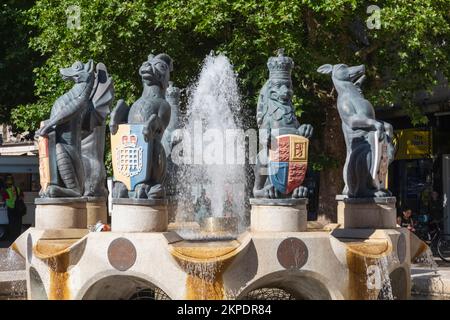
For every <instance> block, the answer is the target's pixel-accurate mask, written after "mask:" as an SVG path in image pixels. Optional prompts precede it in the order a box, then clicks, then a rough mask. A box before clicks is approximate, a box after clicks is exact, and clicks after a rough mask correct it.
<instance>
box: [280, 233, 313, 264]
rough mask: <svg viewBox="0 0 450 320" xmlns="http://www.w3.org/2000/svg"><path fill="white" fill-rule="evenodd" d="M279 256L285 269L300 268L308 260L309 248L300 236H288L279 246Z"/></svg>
mask: <svg viewBox="0 0 450 320" xmlns="http://www.w3.org/2000/svg"><path fill="white" fill-rule="evenodd" d="M277 258H278V262H279V263H280V264H281V265H282V266H283V267H284V268H285V269H300V268H301V267H303V266H304V265H305V264H306V262H307V261H308V248H307V247H306V245H305V243H304V242H303V241H302V240H300V239H298V238H287V239H285V240H283V241H282V242H281V243H280V245H279V246H278V250H277Z"/></svg>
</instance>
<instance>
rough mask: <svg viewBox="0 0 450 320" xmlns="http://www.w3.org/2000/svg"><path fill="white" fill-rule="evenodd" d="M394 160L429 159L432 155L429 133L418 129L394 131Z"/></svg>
mask: <svg viewBox="0 0 450 320" xmlns="http://www.w3.org/2000/svg"><path fill="white" fill-rule="evenodd" d="M394 143H395V144H396V145H397V152H396V154H395V160H404V159H421V158H430V157H431V154H432V143H431V131H430V130H418V129H405V130H396V131H395V139H394Z"/></svg>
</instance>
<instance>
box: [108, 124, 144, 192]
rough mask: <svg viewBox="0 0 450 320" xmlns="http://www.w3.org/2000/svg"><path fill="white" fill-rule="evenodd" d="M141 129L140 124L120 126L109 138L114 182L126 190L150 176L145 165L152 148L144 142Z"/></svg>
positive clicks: (132, 188)
mask: <svg viewBox="0 0 450 320" xmlns="http://www.w3.org/2000/svg"><path fill="white" fill-rule="evenodd" d="M143 128H144V125H141V124H121V125H119V128H118V130H117V132H116V134H114V135H112V136H111V146H112V149H111V154H112V165H113V172H114V181H120V182H122V183H123V184H124V185H125V186H126V187H127V188H128V190H134V188H135V187H136V185H137V184H139V183H141V182H143V181H146V180H147V179H148V177H149V176H150V172H149V171H150V170H148V165H147V163H148V160H149V158H151V155H150V154H149V152H150V151H151V150H152V148H150V147H149V143H148V142H145V140H144V136H143V134H142V130H143Z"/></svg>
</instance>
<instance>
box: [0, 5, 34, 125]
mask: <svg viewBox="0 0 450 320" xmlns="http://www.w3.org/2000/svg"><path fill="white" fill-rule="evenodd" d="M32 5H33V1H27V0H7V1H3V3H2V4H1V5H0V39H2V41H1V43H0V123H4V122H5V123H8V122H9V120H10V111H11V109H12V108H14V107H15V106H17V105H19V104H24V103H29V102H32V101H33V100H34V93H33V91H34V86H33V80H34V77H33V67H34V66H36V65H37V63H38V62H39V58H38V55H37V53H35V52H33V51H32V50H31V49H30V48H29V47H28V41H29V37H30V35H31V33H32V30H31V29H30V28H29V27H28V26H27V25H26V24H25V17H24V12H25V10H27V9H29V8H30V7H31V6H32Z"/></svg>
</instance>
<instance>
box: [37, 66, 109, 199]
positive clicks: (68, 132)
mask: <svg viewBox="0 0 450 320" xmlns="http://www.w3.org/2000/svg"><path fill="white" fill-rule="evenodd" d="M60 73H61V75H62V77H63V79H64V80H71V81H73V82H75V84H74V86H73V87H72V89H70V90H69V91H68V92H67V93H65V94H64V95H62V96H61V97H59V98H58V99H57V100H56V101H55V103H54V104H53V107H52V109H51V114H50V119H48V120H46V121H43V123H42V125H41V128H40V129H39V130H38V131H36V137H38V138H39V159H40V175H41V186H42V189H41V191H40V196H41V197H44V198H57V197H81V196H83V195H85V191H86V192H87V194H88V195H97V194H99V193H101V194H102V195H104V190H100V189H101V187H104V184H105V183H106V181H105V180H104V178H103V176H102V175H101V174H100V176H98V175H96V174H94V172H95V173H98V172H101V170H102V168H103V167H104V165H103V152H102V150H94V149H96V148H100V149H101V147H102V144H103V145H104V141H103V137H102V136H101V135H100V134H99V133H98V130H97V129H95V128H96V127H99V126H102V123H104V122H103V120H104V116H105V115H106V114H107V112H108V111H107V110H108V109H109V104H110V103H111V102H112V100H113V98H114V89H113V87H112V83H111V81H110V79H109V78H108V75H107V73H106V68H105V67H104V65H103V64H98V65H97V69H95V65H94V62H93V61H92V60H89V61H88V62H87V63H85V64H84V63H82V62H80V61H77V62H75V63H74V64H73V65H72V66H71V67H69V68H63V69H61V70H60ZM102 118H103V119H102ZM95 119H97V120H95ZM103 126H104V124H103ZM100 131H101V130H100ZM82 138H83V139H84V140H83V141H84V142H83V143H82ZM90 141H95V143H96V145H95V146H94V145H91V142H90ZM92 143H94V142H92ZM82 150H83V152H82ZM93 150H94V151H95V152H94V151H93ZM86 152H88V153H89V152H93V154H92V155H90V157H91V159H92V163H91V165H89V166H86V168H84V166H83V160H82V156H83V154H84V156H87V155H86ZM103 170H104V169H103ZM93 185H96V186H98V187H96V188H91V186H93ZM86 186H88V187H87V188H86ZM99 190H100V191H99Z"/></svg>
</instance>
